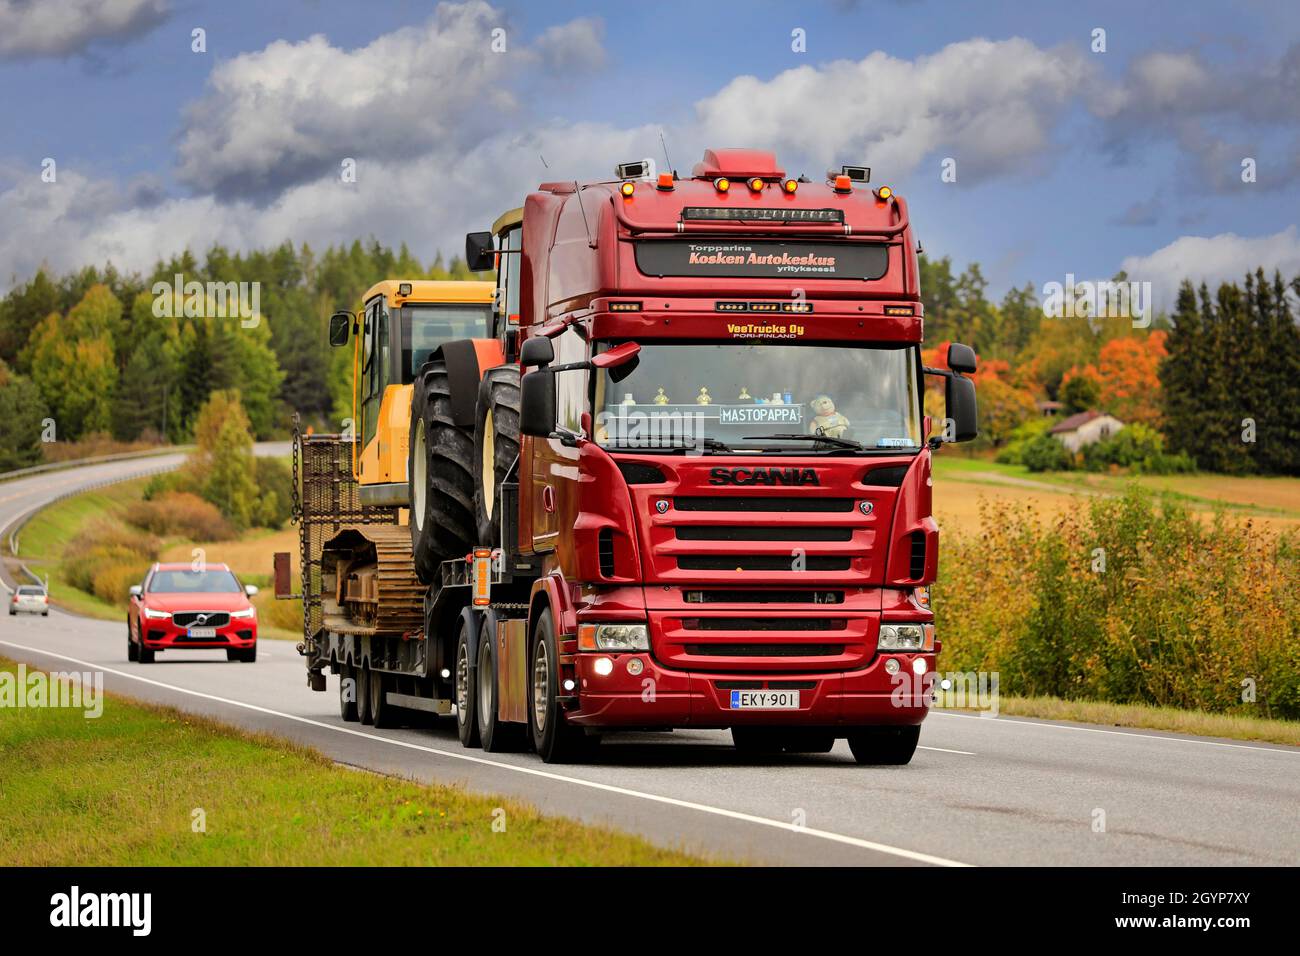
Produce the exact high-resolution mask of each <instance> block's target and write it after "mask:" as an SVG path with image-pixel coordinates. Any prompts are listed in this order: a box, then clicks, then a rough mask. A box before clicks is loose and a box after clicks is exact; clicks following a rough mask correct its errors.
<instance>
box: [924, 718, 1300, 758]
mask: <svg viewBox="0 0 1300 956" xmlns="http://www.w3.org/2000/svg"><path fill="white" fill-rule="evenodd" d="M930 715H931V716H932V717H960V718H961V719H963V720H982V721H984V723H986V724H1019V725H1020V726H1022V727H1047V728H1049V729H1051V730H1077V731H1080V732H1081V733H1085V734H1114V735H1115V736H1117V737H1141V738H1143V739H1144V740H1165V741H1172V742H1173V743H1183V744H1201V745H1202V746H1204V747H1232V748H1235V749H1237V750H1259V751H1261V752H1263V753H1270V754H1290V755H1291V756H1293V757H1294V756H1296V755H1300V750H1282V749H1280V748H1278V747H1252V746H1251V745H1250V744H1228V743H1223V742H1222V741H1219V740H1201V739H1200V738H1198V737H1165V736H1162V735H1160V734H1139V733H1134V732H1133V731H1131V730H1103V729H1102V728H1100V727H1075V726H1073V725H1071V724H1060V723H1040V722H1038V721H1036V720H1016V719H1015V718H1014V717H981V716H979V715H977V714H952V713H948V712H947V711H942V710H932V711H930ZM1170 732H1171V733H1173V731H1170Z"/></svg>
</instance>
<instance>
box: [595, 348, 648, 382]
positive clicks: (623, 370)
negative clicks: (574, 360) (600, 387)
mask: <svg viewBox="0 0 1300 956" xmlns="http://www.w3.org/2000/svg"><path fill="white" fill-rule="evenodd" d="M640 352H641V345H640V343H638V342H624V343H623V344H621V345H616V346H614V347H613V348H612V349H606V350H605V351H603V352H601V353H600V354H599V355H597V356H596V357H595V358H593V359H592V360H591V367H592V368H598V369H608V370H609V377H610V379H611V380H613V381H615V382H621V381H623V379H625V378H627V377H628V376H629V375H631V374H632V373H633V372H634V371H636V367H637V364H638V363H639V362H640V361H641V360H640V359H639V358H637V355H638V354H639V353H640Z"/></svg>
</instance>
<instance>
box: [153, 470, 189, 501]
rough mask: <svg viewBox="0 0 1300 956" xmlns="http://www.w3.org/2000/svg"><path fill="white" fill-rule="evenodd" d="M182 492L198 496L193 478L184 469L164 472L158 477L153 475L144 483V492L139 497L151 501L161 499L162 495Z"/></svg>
mask: <svg viewBox="0 0 1300 956" xmlns="http://www.w3.org/2000/svg"><path fill="white" fill-rule="evenodd" d="M176 492H184V493H187V494H192V495H193V494H198V492H199V486H198V485H197V484H196V483H195V482H194V478H193V476H192V475H190V474H189V473H188V472H187V471H185V470H184V469H181V470H180V471H165V472H163V473H162V474H160V475H154V476H153V477H152V478H150V479H149V480H148V481H147V482H145V486H144V491H143V492H142V494H141V497H142V498H144V500H145V501H153V500H154V499H155V498H161V497H162V496H163V495H169V494H174V493H176Z"/></svg>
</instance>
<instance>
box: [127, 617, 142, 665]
mask: <svg viewBox="0 0 1300 956" xmlns="http://www.w3.org/2000/svg"><path fill="white" fill-rule="evenodd" d="M126 659H127V660H128V661H138V660H139V659H140V649H139V648H138V647H137V646H136V643H135V641H133V640H131V621H130V620H129V619H128V620H127V622H126Z"/></svg>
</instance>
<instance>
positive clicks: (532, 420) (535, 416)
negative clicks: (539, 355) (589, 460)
mask: <svg viewBox="0 0 1300 956" xmlns="http://www.w3.org/2000/svg"><path fill="white" fill-rule="evenodd" d="M529 341H533V340H532V339H530V340H529ZM527 346H528V343H527V342H525V343H524V347H525V348H527ZM519 390H520V394H519V431H520V432H521V433H522V434H525V435H532V436H533V437H534V438H546V437H548V436H549V435H550V434H551V432H553V431H555V373H553V372H550V371H547V370H546V369H539V370H538V371H536V372H529V373H528V374H527V375H525V376H524V377H523V379H522V380H521V381H520V383H519Z"/></svg>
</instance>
